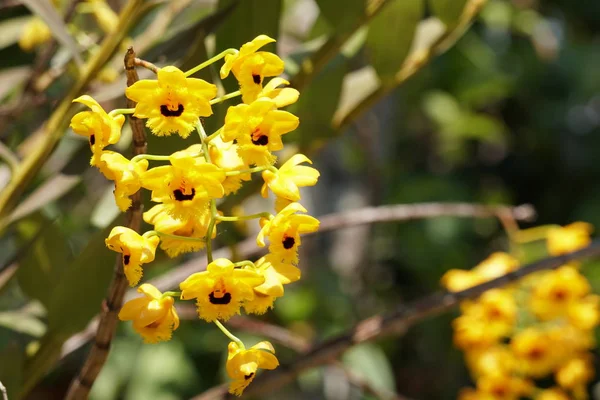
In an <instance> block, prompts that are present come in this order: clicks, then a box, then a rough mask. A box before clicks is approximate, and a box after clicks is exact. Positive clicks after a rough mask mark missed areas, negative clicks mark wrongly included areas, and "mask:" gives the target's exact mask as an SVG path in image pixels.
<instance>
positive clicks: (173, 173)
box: [142, 150, 225, 220]
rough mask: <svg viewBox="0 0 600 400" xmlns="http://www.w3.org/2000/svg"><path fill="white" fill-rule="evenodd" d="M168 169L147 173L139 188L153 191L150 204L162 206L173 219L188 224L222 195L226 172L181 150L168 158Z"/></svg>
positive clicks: (163, 168)
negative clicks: (212, 200) (210, 202)
mask: <svg viewBox="0 0 600 400" xmlns="http://www.w3.org/2000/svg"><path fill="white" fill-rule="evenodd" d="M169 160H170V161H171V165H164V166H160V167H156V168H152V169H150V170H148V171H147V172H146V173H144V175H143V176H142V186H143V187H144V188H146V189H149V190H151V191H152V198H151V199H152V201H154V202H157V203H163V204H165V205H166V206H167V207H166V208H165V210H166V211H167V212H169V213H170V214H171V215H172V216H173V217H174V218H177V219H181V220H189V219H190V218H193V217H194V216H195V215H198V214H202V213H203V212H204V211H205V209H206V208H207V207H208V206H209V201H210V199H214V198H221V197H223V194H224V193H225V190H224V189H223V185H222V182H223V181H224V180H225V171H223V170H222V169H220V168H219V167H218V166H216V165H214V164H211V163H208V162H206V161H205V160H204V159H202V158H200V157H192V155H191V154H190V153H189V152H188V151H186V150H184V151H178V152H175V153H173V154H171V156H170V157H169Z"/></svg>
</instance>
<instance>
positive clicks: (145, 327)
mask: <svg viewBox="0 0 600 400" xmlns="http://www.w3.org/2000/svg"><path fill="white" fill-rule="evenodd" d="M137 290H138V292H140V293H143V294H144V297H138V298H136V299H132V300H129V301H128V302H127V303H125V304H123V307H122V308H121V311H120V312H119V319H120V320H121V321H133V329H135V331H136V332H138V333H139V334H140V335H142V337H143V338H144V341H145V342H146V343H158V342H162V341H166V340H169V339H171V335H172V334H173V331H174V330H175V329H177V328H178V327H179V317H178V316H177V311H175V307H173V304H174V303H175V300H174V299H173V297H171V296H165V297H163V295H162V293H161V292H160V291H159V290H158V289H157V288H155V287H154V286H152V285H151V284H149V283H144V284H143V285H141V286H140V287H139V288H138V289H137Z"/></svg>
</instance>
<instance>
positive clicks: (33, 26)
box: [19, 17, 52, 51]
mask: <svg viewBox="0 0 600 400" xmlns="http://www.w3.org/2000/svg"><path fill="white" fill-rule="evenodd" d="M50 39H52V31H50V28H48V25H46V23H45V22H44V21H42V19H41V18H39V17H32V18H31V19H30V20H29V21H27V23H25V25H23V30H22V31H21V36H20V38H19V47H20V48H22V49H23V50H25V51H31V50H33V49H34V48H35V47H37V46H39V45H41V44H44V43H46V42H47V41H49V40H50Z"/></svg>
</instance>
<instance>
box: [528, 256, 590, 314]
mask: <svg viewBox="0 0 600 400" xmlns="http://www.w3.org/2000/svg"><path fill="white" fill-rule="evenodd" d="M590 290H591V287H590V284H589V283H588V281H587V279H586V278H585V277H584V276H583V275H581V274H580V273H579V271H577V269H576V268H574V267H572V266H568V265H565V266H562V267H560V268H559V269H557V270H556V271H548V272H545V273H544V274H543V275H542V276H541V278H540V279H539V280H538V281H537V282H536V284H535V286H534V288H533V291H532V294H531V299H530V307H531V310H532V311H533V312H534V313H535V315H536V316H537V317H538V318H540V319H542V320H549V319H554V318H556V317H560V316H565V315H567V312H568V310H569V308H570V307H571V306H572V305H574V304H575V303H577V302H578V301H579V300H581V299H582V298H583V297H584V296H586V295H587V294H588V293H590Z"/></svg>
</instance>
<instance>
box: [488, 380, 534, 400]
mask: <svg viewBox="0 0 600 400" xmlns="http://www.w3.org/2000/svg"><path fill="white" fill-rule="evenodd" d="M533 388H534V386H533V384H532V382H530V381H528V380H526V379H523V378H521V377H517V376H511V375H501V374H493V375H485V376H482V377H480V378H479V379H477V390H478V391H479V392H480V393H482V394H484V396H485V395H488V396H490V397H489V398H490V399H495V400H519V399H520V398H522V397H527V395H528V394H530V393H531V392H532V390H533Z"/></svg>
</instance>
